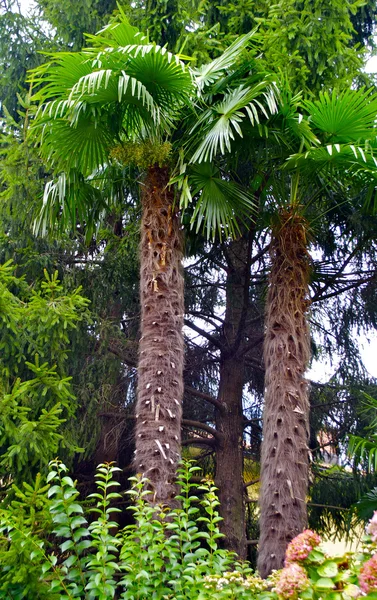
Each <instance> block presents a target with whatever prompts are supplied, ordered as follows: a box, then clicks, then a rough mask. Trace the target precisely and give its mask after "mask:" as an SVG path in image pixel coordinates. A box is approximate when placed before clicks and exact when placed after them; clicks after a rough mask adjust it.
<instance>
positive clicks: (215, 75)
mask: <svg viewBox="0 0 377 600" xmlns="http://www.w3.org/2000/svg"><path fill="white" fill-rule="evenodd" d="M252 38H254V40H255V41H256V40H257V38H256V29H254V30H253V31H250V32H249V33H247V34H245V35H241V36H239V37H238V38H237V39H236V40H235V41H234V42H233V44H231V45H230V46H229V47H228V48H227V49H226V50H225V51H224V52H223V54H221V56H219V57H218V58H215V59H214V60H213V61H212V62H210V63H208V64H206V65H203V66H202V67H200V68H199V69H196V70H195V71H194V76H195V80H196V85H197V87H198V90H199V91H200V92H201V91H202V90H204V88H206V87H207V86H209V85H211V84H213V83H214V82H215V81H217V80H218V79H219V78H220V77H221V76H222V74H223V73H224V72H225V71H226V70H227V69H229V68H231V67H234V64H235V63H236V61H237V60H238V59H239V57H240V54H241V52H242V51H243V50H244V49H245V48H247V46H248V45H249V43H250V40H251V39H252Z"/></svg>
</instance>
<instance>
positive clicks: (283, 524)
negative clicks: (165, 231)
mask: <svg viewBox="0 0 377 600" xmlns="http://www.w3.org/2000/svg"><path fill="white" fill-rule="evenodd" d="M280 216H281V218H280V222H279V225H278V226H277V227H276V228H275V230H274V231H273V232H272V241H271V259H272V266H271V273H270V278H269V289H268V296H267V307H266V332H265V343H264V360H265V367H266V379H265V408H264V419H263V443H262V457H261V482H262V485H261V495H260V509H261V518H260V529H261V535H260V540H259V556H258V569H259V572H260V574H261V575H262V577H266V576H267V575H268V574H269V573H270V572H271V571H272V569H280V568H281V567H282V566H283V563H284V555H285V550H286V547H287V545H288V543H289V542H290V540H291V539H292V538H293V537H295V536H296V535H297V534H298V533H300V532H301V531H302V530H303V529H304V528H305V525H306V522H307V511H306V494H307V487H308V445H307V444H308V438H309V423H308V422H309V401H308V384H307V381H306V380H305V377H304V372H305V369H306V367H307V364H308V361H309V357H310V338H309V329H308V323H307V318H306V311H307V308H308V303H309V302H308V299H309V292H308V279H309V271H310V263H309V256H308V251H307V224H306V222H305V220H304V219H303V218H302V217H300V216H299V215H297V214H296V213H295V212H294V211H293V210H292V211H286V212H284V213H282V214H281V215H280Z"/></svg>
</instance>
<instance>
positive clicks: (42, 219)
mask: <svg viewBox="0 0 377 600" xmlns="http://www.w3.org/2000/svg"><path fill="white" fill-rule="evenodd" d="M106 208H107V203H106V196H105V195H104V194H103V192H102V191H101V190H100V189H99V188H98V187H96V186H94V185H91V184H90V183H89V182H88V181H87V180H85V178H84V177H83V176H82V174H81V173H78V172H76V171H70V172H69V173H68V174H67V173H61V175H59V177H58V178H57V179H56V180H54V181H49V182H48V183H47V184H46V186H45V190H44V196H43V203H42V207H41V210H40V213H39V215H38V218H37V219H36V221H35V223H34V233H35V234H37V235H45V234H46V233H47V232H48V231H54V230H56V229H58V230H59V231H69V230H75V229H76V226H77V224H78V223H80V225H81V226H82V227H83V228H85V234H86V239H87V241H90V240H91V238H92V235H93V233H94V231H95V230H96V229H97V228H98V227H99V225H100V223H101V215H102V213H104V212H105V210H106Z"/></svg>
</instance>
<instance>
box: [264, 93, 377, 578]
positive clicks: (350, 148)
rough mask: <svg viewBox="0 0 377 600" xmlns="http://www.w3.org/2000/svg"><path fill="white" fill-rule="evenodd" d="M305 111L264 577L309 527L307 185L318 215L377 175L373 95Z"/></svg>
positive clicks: (275, 337)
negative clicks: (329, 199)
mask: <svg viewBox="0 0 377 600" xmlns="http://www.w3.org/2000/svg"><path fill="white" fill-rule="evenodd" d="M303 108H304V109H305V111H306V113H307V115H308V117H309V118H308V124H309V123H310V127H311V129H312V132H313V134H314V135H315V136H316V138H317V139H316V142H315V143H314V144H308V143H306V144H305V140H304V141H303V143H302V148H301V151H300V152H299V153H298V154H295V155H292V156H291V157H290V158H289V159H288V161H287V163H286V167H287V168H288V169H291V170H292V174H291V175H290V194H289V201H288V203H286V204H285V206H282V205H281V204H280V206H281V209H280V213H279V215H278V219H277V221H276V223H275V225H274V226H273V228H272V230H271V245H270V255H271V271H270V276H269V286H268V295H267V304H266V326H265V330H266V331H265V343H264V359H265V367H266V379H265V408H264V420H263V443H262V457H261V482H262V487H261V496H260V507H261V519H260V529H261V535H260V540H259V557H258V569H259V571H260V573H261V575H262V576H263V577H265V576H266V575H268V574H269V573H270V572H271V570H272V569H279V568H281V567H282V566H283V563H284V555H285V550H286V547H287V544H288V543H289V541H290V540H291V539H292V538H293V537H295V536H296V535H297V534H298V533H299V532H301V531H302V530H303V529H304V528H305V526H306V524H307V512H306V496H307V490H308V479H309V477H308V475H309V456H308V439H309V398H308V384H307V381H306V379H305V370H306V368H307V366H308V363H309V359H310V335H309V327H308V319H307V312H308V308H309V306H310V294H309V281H310V254H309V238H310V234H309V221H308V219H307V218H306V216H308V215H309V214H310V209H309V207H308V205H307V203H306V197H305V190H307V189H308V188H307V186H308V184H309V182H310V185H311V190H312V191H313V188H314V194H313V195H312V196H311V208H313V199H315V200H316V201H317V209H316V210H317V212H318V210H319V209H320V203H319V201H320V200H323V199H325V198H326V195H327V192H328V191H329V189H331V186H333V185H334V184H335V185H336V186H338V185H339V182H342V181H343V182H344V184H346V185H345V189H346V193H348V194H350V190H351V186H352V185H355V183H356V182H358V183H360V184H361V185H365V183H366V182H369V183H370V182H372V180H373V178H374V182H376V178H377V167H376V164H377V163H376V161H375V159H374V158H373V152H372V147H373V146H374V147H376V133H377V129H376V126H375V118H376V114H377V96H376V95H372V94H370V93H368V92H364V91H354V90H347V91H345V92H343V93H341V94H339V96H336V95H335V93H334V94H332V95H331V96H330V95H328V94H326V93H324V94H321V95H320V97H319V99H318V100H317V101H315V102H306V103H304V106H303ZM305 145H306V148H304V146H305ZM319 176H321V178H322V186H323V182H325V184H326V185H325V186H324V187H322V189H321V187H320V188H318V177H319ZM271 193H272V195H273V189H272V190H271ZM273 197H274V200H275V201H276V200H278V198H277V197H276V196H274V195H273ZM333 208H335V207H333ZM317 217H318V215H317Z"/></svg>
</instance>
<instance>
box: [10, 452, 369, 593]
mask: <svg viewBox="0 0 377 600" xmlns="http://www.w3.org/2000/svg"><path fill="white" fill-rule="evenodd" d="M197 470H198V468H197V467H195V466H193V465H192V463H186V464H183V465H182V466H181V467H180V469H179V473H178V489H179V494H178V495H177V507H176V508H174V509H170V510H168V509H167V508H163V507H159V506H157V507H156V506H152V505H151V504H150V503H149V502H148V495H149V494H150V493H151V492H150V491H149V490H148V489H147V485H146V484H147V481H146V480H145V479H143V478H142V477H140V476H138V477H134V478H131V481H132V483H133V486H132V489H131V490H130V491H129V492H127V494H129V495H130V496H131V499H132V505H131V506H130V507H129V509H130V510H131V511H132V512H133V515H134V524H133V525H128V526H127V527H125V528H124V529H122V530H119V528H118V525H117V522H116V520H115V519H114V515H115V514H116V513H117V512H120V509H119V508H116V507H114V506H111V504H112V503H118V504H119V503H123V502H124V499H123V495H122V494H120V493H119V492H118V491H115V490H116V488H117V487H118V486H119V484H118V483H117V481H116V480H115V477H116V473H117V471H119V469H118V468H117V467H115V466H114V465H112V464H103V465H99V467H98V468H97V474H96V484H97V491H96V492H95V493H93V494H91V495H90V496H88V498H86V499H85V500H80V498H79V492H78V490H77V489H76V483H75V482H74V481H72V479H71V478H70V477H69V475H68V474H67V468H66V467H65V465H64V464H62V463H61V462H60V461H58V460H55V461H53V462H52V463H51V464H50V473H49V475H48V478H47V479H48V481H47V485H43V483H42V480H41V477H40V476H38V477H37V478H36V481H35V483H34V486H31V485H29V484H24V487H23V490H21V489H19V488H17V487H15V489H14V493H15V496H16V499H15V500H13V501H12V502H11V503H10V505H9V506H8V507H7V508H2V509H1V510H0V599H4V600H5V599H7V600H11V599H12V600H22V599H26V598H27V599H28V600H45V599H49V600H63V599H64V600H72V599H80V600H91V599H98V600H105V599H108V598H117V599H124V600H126V599H127V600H147V599H148V600H149V599H153V600H210V599H211V600H236V599H237V600H246V599H249V600H250V599H251V598H254V599H255V600H298V599H300V600H320V599H322V600H352V599H353V598H356V597H358V596H359V595H361V594H362V595H363V596H364V597H365V598H367V599H369V600H376V599H377V554H374V552H375V551H376V549H377V513H376V515H375V516H374V517H373V519H372V521H371V522H370V524H369V526H368V529H367V531H368V535H367V536H366V537H365V540H364V546H363V549H362V551H361V552H358V553H355V554H346V555H345V556H339V557H329V556H328V555H326V554H325V552H323V550H321V547H320V538H319V536H318V535H317V534H316V533H314V532H312V531H308V530H307V531H304V532H303V533H302V534H300V535H299V536H297V537H296V538H295V539H294V540H292V542H291V543H290V544H289V546H288V549H287V553H286V562H285V567H284V569H282V570H281V571H276V572H273V573H272V575H271V576H270V577H269V578H268V579H266V580H264V581H263V580H262V579H260V578H259V577H258V576H257V575H255V574H253V573H252V572H251V570H250V568H249V567H248V566H247V564H246V563H239V562H237V561H236V560H235V557H234V555H232V554H231V553H229V552H227V551H226V550H222V549H221V548H219V545H218V542H219V539H220V538H221V537H222V536H221V534H220V532H219V528H218V524H219V522H220V520H221V519H220V517H219V515H218V512H217V507H218V504H219V502H218V500H217V497H216V489H215V488H214V486H213V484H212V482H211V481H210V480H203V481H202V483H201V484H200V485H195V484H193V483H192V482H191V476H192V474H193V473H195V472H196V471H197Z"/></svg>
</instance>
